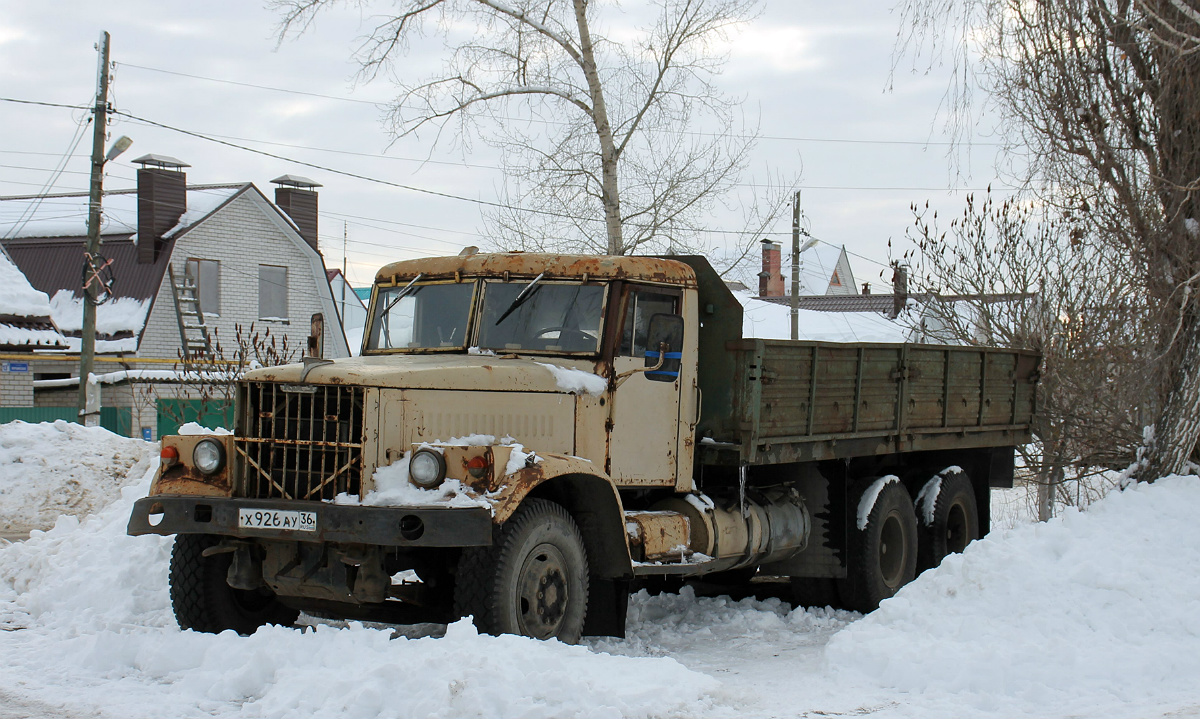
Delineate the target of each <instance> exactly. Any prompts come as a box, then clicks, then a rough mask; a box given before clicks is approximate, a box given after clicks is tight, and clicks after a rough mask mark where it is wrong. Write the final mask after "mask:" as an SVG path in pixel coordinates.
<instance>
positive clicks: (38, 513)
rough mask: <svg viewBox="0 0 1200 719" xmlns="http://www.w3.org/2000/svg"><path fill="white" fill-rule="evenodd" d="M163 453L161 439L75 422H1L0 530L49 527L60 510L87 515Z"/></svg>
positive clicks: (116, 494)
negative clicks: (151, 440)
mask: <svg viewBox="0 0 1200 719" xmlns="http://www.w3.org/2000/svg"><path fill="white" fill-rule="evenodd" d="M157 456H158V445H156V444H150V443H149V442H143V441H142V440H140V439H129V438H127V437H120V436H118V435H115V434H113V433H112V432H109V431H108V430H105V429H101V428H100V427H82V426H80V425H78V424H74V423H72V422H63V421H61V420H60V421H58V422H53V423H42V424H29V423H26V422H21V421H16V422H9V423H7V424H2V425H0V534H7V533H13V534H15V533H19V532H26V531H29V530H30V529H48V528H49V527H51V526H53V525H54V521H55V520H56V519H58V516H59V515H60V514H70V515H75V516H79V517H82V516H85V515H87V514H90V513H93V512H97V511H99V510H100V509H102V508H103V507H105V506H107V505H108V504H109V503H111V502H112V501H113V500H115V499H117V498H118V497H119V496H120V495H121V487H124V486H126V485H128V484H130V483H131V482H136V481H137V480H138V479H140V478H141V477H142V476H143V475H144V474H146V471H147V468H148V467H149V466H150V465H149V463H150V461H151V460H156V459H157Z"/></svg>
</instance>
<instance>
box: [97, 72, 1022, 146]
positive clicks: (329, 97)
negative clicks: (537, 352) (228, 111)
mask: <svg viewBox="0 0 1200 719" xmlns="http://www.w3.org/2000/svg"><path fill="white" fill-rule="evenodd" d="M113 65H115V66H122V67H130V68H134V69H137V70H145V71H147V72H158V73H163V74H165V75H175V76H177V77H187V78H191V79H193V80H204V81H206V82H215V83H220V84H224V85H236V86H238V87H249V88H254V89H256V90H268V91H271V92H282V93H286V94H289V95H303V96H306V97H319V98H322V99H325V100H336V101H338V102H352V103H357V104H362V105H372V106H374V107H381V106H383V105H386V104H387V103H386V102H376V101H373V100H360V99H358V98H355V97H346V96H344V95H326V94H323V93H319V92H309V91H307V90H293V89H290V88H285V87H273V86H270V85H257V84H254V83H249V82H241V81H238V80H227V79H224V78H218V77H208V76H206V75H193V74H190V73H186V72H179V71H176V70H166V69H163V68H159V67H147V66H145V65H134V64H132V63H126V62H121V63H116V62H114V63H113ZM505 119H507V120H514V121H520V122H536V123H539V124H546V125H563V124H566V123H562V122H555V121H553V120H544V119H541V118H511V117H509V118H505ZM680 134H683V135H697V136H707V137H714V136H717V135H718V133H714V132H701V131H685V132H682V133H680ZM722 134H724V133H722ZM731 136H732V137H737V138H748V137H752V136H751V135H739V134H731ZM757 138H758V139H760V140H772V141H784V142H821V143H834V144H845V145H907V146H915V147H930V146H933V147H953V146H958V145H964V144H965V145H980V146H985V147H1004V146H1005V143H1002V142H983V141H979V142H967V143H961V142H953V141H945V140H864V139H851V138H838V137H802V136H794V135H792V136H789V135H757Z"/></svg>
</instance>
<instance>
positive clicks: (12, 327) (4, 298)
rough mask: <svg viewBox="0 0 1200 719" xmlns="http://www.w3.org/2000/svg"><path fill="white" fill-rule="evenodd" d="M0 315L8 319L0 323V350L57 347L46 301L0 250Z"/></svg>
mask: <svg viewBox="0 0 1200 719" xmlns="http://www.w3.org/2000/svg"><path fill="white" fill-rule="evenodd" d="M0 315H7V316H9V317H11V318H12V320H11V321H9V322H3V323H0V346H3V347H61V346H62V344H63V337H62V335H60V334H59V333H58V331H57V330H55V329H54V327H53V325H51V324H50V301H49V300H48V299H47V298H46V293H44V292H38V291H37V290H35V289H34V288H33V286H32V285H30V284H29V280H28V279H27V278H26V277H25V275H24V274H22V272H21V270H20V269H19V268H18V267H17V266H16V265H15V264H14V263H13V261H12V260H11V259H10V258H9V256H8V253H6V252H4V251H2V250H0Z"/></svg>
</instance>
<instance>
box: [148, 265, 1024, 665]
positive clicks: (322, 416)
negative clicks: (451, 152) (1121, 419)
mask: <svg viewBox="0 0 1200 719" xmlns="http://www.w3.org/2000/svg"><path fill="white" fill-rule="evenodd" d="M741 325H742V315H741V306H740V305H739V304H738V302H737V301H736V299H735V298H734V297H733V296H732V295H731V294H730V292H729V291H728V290H727V289H726V287H725V286H724V284H723V283H722V282H721V280H720V279H719V278H718V277H717V275H716V273H715V272H714V271H713V270H712V268H711V267H710V266H709V265H708V263H707V261H706V260H705V259H704V258H701V257H672V258H653V257H594V256H569V255H550V254H537V253H504V254H473V255H466V256H459V257H444V258H432V259H422V260H412V261H406V262H397V263H393V264H391V265H388V266H386V267H384V268H382V269H381V270H380V271H379V273H378V275H377V277H376V282H375V287H374V289H373V291H372V299H371V306H370V312H369V320H368V329H367V332H366V334H365V337H364V343H363V348H362V355H361V356H360V357H354V358H348V359H339V360H332V361H331V360H324V359H319V358H305V359H304V361H303V362H302V363H299V364H293V365H286V366H280V367H270V368H264V369H258V370H254V371H251V372H248V373H247V374H246V375H245V377H244V378H243V379H241V380H239V382H238V391H237V407H236V426H235V431H234V433H233V434H232V435H211V436H178V437H165V438H163V440H162V455H163V463H162V468H161V469H160V471H159V474H158V476H157V477H156V478H155V480H154V483H153V485H152V487H151V490H150V495H149V496H148V497H146V498H144V499H142V500H140V501H139V502H138V503H137V504H136V506H135V509H134V512H133V515H132V517H131V519H130V523H129V532H130V534H135V535H136V534H147V533H155V534H164V535H169V534H175V535H177V536H176V544H175V549H174V551H173V554H172V561H171V596H172V602H173V606H174V608H175V613H176V617H177V618H178V620H179V622H180V625H181V626H183V627H185V628H193V629H197V630H202V631H222V630H224V629H235V630H237V631H239V632H243V633H245V632H251V631H253V630H254V629H255V628H256V627H258V626H261V625H262V624H265V623H285V624H286V623H291V622H293V621H294V620H295V618H296V616H297V613H298V612H299V611H308V612H311V613H317V614H325V615H332V616H338V617H347V618H363V619H375V620H380V621H390V622H397V623H408V622H418V621H441V622H444V621H450V620H452V619H454V618H457V617H460V616H467V615H470V616H473V617H474V620H475V622H476V623H477V625H479V626H480V628H481V629H483V630H485V631H489V632H494V633H517V634H525V635H528V636H533V637H539V638H549V637H558V638H560V639H562V640H565V641H575V640H577V639H578V638H579V637H580V636H581V635H582V634H610V635H621V634H623V631H624V620H625V607H626V601H627V597H628V591H629V588H630V583H631V582H632V581H634V580H636V579H637V578H639V577H674V578H687V577H694V576H701V575H708V576H709V577H711V578H716V579H722V580H725V581H734V580H737V579H738V578H741V579H746V578H748V577H749V576H751V575H752V574H754V572H755V571H762V572H764V573H771V574H774V575H779V576H790V577H793V578H794V579H793V585H794V587H795V589H796V592H797V594H798V597H799V598H800V599H801V600H804V601H809V600H813V598H814V597H816V598H817V599H819V600H823V599H825V598H826V597H828V598H829V601H832V602H833V603H838V602H839V601H840V602H841V603H843V604H845V605H847V606H851V607H853V608H858V609H863V610H867V609H870V608H872V607H873V606H874V605H875V604H877V603H878V602H879V601H880V600H881V599H883V598H886V597H887V596H890V595H891V594H892V593H894V592H895V591H896V590H897V589H899V587H900V586H902V585H903V584H904V583H905V582H907V581H908V580H909V579H911V578H912V577H913V576H914V575H915V572H916V570H917V568H918V566H932V564H935V563H936V562H937V561H939V560H940V559H941V557H942V556H943V555H945V554H946V553H948V552H951V551H961V549H962V548H963V547H964V546H965V545H966V543H967V542H969V541H970V540H972V539H974V538H976V537H978V536H981V535H982V534H983V533H984V532H986V531H987V526H988V509H987V495H988V487H989V485H1004V484H1006V483H1010V482H1011V481H1012V463H1013V449H1012V448H1013V446H1014V445H1015V444H1018V443H1021V442H1024V441H1027V440H1028V438H1029V422H1030V419H1031V416H1032V412H1033V403H1034V400H1033V386H1034V382H1035V381H1036V366H1037V358H1036V357H1035V356H1033V355H1029V354H1023V353H1019V352H1011V351H1004V350H993V349H983V350H980V349H978V348H971V349H967V348H941V347H939V348H931V347H920V346H910V345H836V344H823V343H805V342H764V341H763V340H748V339H745V338H743V337H742V335H741ZM960 404H961V406H960ZM918 514H919V515H920V516H919V517H918Z"/></svg>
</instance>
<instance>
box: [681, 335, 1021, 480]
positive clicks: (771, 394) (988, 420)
mask: <svg viewBox="0 0 1200 719" xmlns="http://www.w3.org/2000/svg"><path fill="white" fill-rule="evenodd" d="M725 349H726V350H727V351H728V352H729V353H730V354H731V355H732V357H733V362H732V369H733V377H732V378H731V380H732V381H731V387H730V388H729V390H727V391H728V393H729V394H728V396H729V401H730V409H731V412H730V417H729V419H730V421H729V422H727V423H723V424H724V427H722V428H721V430H723V431H719V434H718V433H714V436H711V437H707V438H702V439H701V440H700V443H699V451H700V455H701V458H702V459H701V461H702V462H704V463H706V464H726V465H727V464H733V463H742V464H750V465H757V464H777V463H783V462H801V461H811V460H825V459H839V458H850V457H862V456H866V455H882V454H891V453H896V452H913V451H924V450H945V449H967V448H973V447H1001V446H1014V445H1018V444H1023V443H1025V442H1028V441H1029V440H1030V436H1031V434H1030V428H1031V422H1032V418H1033V416H1034V413H1035V411H1036V406H1035V405H1036V392H1035V390H1036V386H1037V368H1038V362H1039V357H1038V355H1037V354H1036V353H1033V352H1029V351H1023V350H1008V349H998V348H993V347H962V346H943V345H919V344H879V343H830V342H811V341H790V340H762V339H743V340H736V341H731V342H728V343H727V344H726V347H725Z"/></svg>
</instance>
